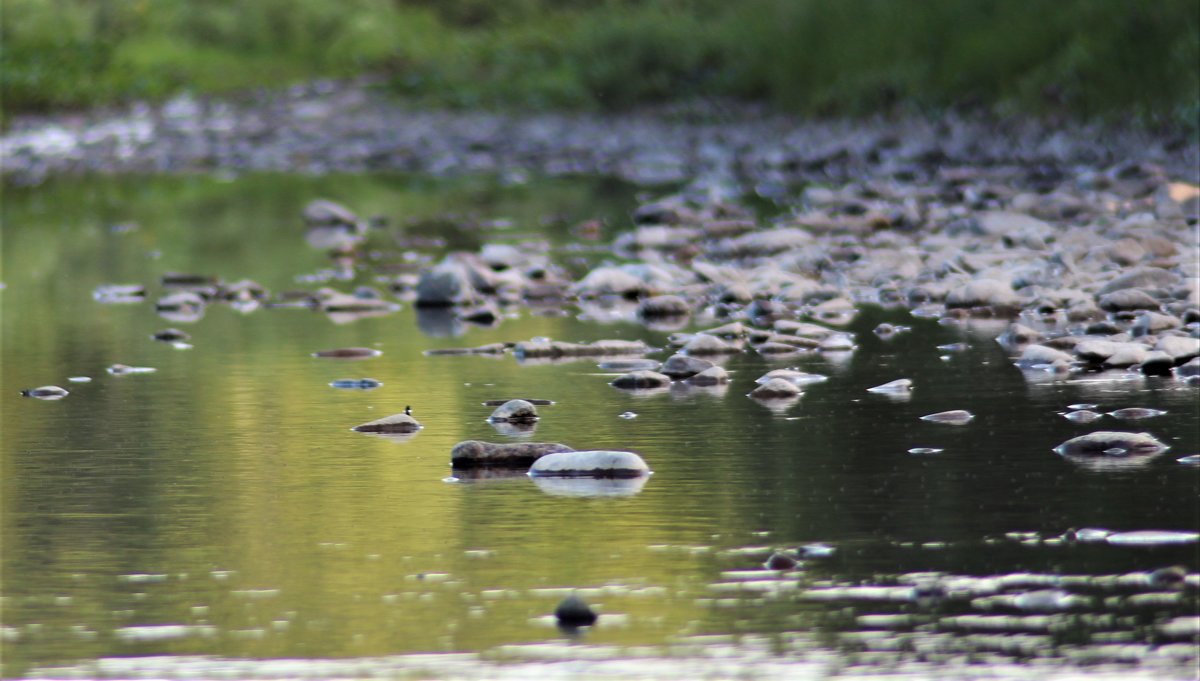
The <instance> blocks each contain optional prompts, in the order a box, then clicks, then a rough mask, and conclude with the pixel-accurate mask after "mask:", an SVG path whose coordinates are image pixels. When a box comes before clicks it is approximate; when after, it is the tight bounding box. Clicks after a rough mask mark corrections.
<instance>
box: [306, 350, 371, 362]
mask: <svg viewBox="0 0 1200 681" xmlns="http://www.w3.org/2000/svg"><path fill="white" fill-rule="evenodd" d="M382 354H383V351H382V350H375V349H374V348H335V349H333V350H318V351H317V352H314V353H313V354H312V356H313V357H322V358H327V359H367V358H369V357H378V356H380V355H382Z"/></svg>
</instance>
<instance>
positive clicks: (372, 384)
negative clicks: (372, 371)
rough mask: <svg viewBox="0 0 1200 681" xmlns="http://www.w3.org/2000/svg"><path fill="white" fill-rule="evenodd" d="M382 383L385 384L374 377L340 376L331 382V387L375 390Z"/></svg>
mask: <svg viewBox="0 0 1200 681" xmlns="http://www.w3.org/2000/svg"><path fill="white" fill-rule="evenodd" d="M381 385H383V383H382V382H381V381H377V380H375V379H373V378H339V379H338V380H336V381H332V382H330V384H329V387H331V388H343V389H346V390H373V389H375V388H378V387H379V386H381Z"/></svg>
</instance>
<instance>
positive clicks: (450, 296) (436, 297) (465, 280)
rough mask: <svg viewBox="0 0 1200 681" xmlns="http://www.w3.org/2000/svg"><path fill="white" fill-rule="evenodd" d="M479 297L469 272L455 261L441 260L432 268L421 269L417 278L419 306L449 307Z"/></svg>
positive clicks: (470, 301) (471, 301) (473, 300)
mask: <svg viewBox="0 0 1200 681" xmlns="http://www.w3.org/2000/svg"><path fill="white" fill-rule="evenodd" d="M478 298H479V294H478V292H477V291H476V290H475V286H474V285H473V284H472V283H471V277H470V274H468V272H467V271H466V269H465V268H464V267H463V266H462V265H461V264H460V263H457V262H452V261H449V260H446V261H442V262H441V263H439V264H438V265H437V266H435V267H434V268H433V269H428V270H423V271H422V272H421V277H420V279H418V280H417V301H416V304H417V306H419V307H449V306H452V305H464V304H468V303H473V302H475V301H476V300H477V299H478Z"/></svg>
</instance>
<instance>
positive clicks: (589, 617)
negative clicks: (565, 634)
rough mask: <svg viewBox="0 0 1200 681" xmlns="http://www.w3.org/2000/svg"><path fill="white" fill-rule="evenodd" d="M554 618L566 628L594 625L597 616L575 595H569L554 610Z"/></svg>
mask: <svg viewBox="0 0 1200 681" xmlns="http://www.w3.org/2000/svg"><path fill="white" fill-rule="evenodd" d="M554 617H555V619H557V620H558V623H559V624H561V625H563V626H566V627H588V626H591V625H593V624H595V623H596V619H597V618H598V617H599V615H597V614H596V612H595V611H594V610H592V608H591V606H589V605H588V604H587V603H586V602H584V600H583V599H582V598H580V597H579V596H578V595H577V594H571V595H570V596H567V597H566V598H564V599H562V601H561V602H560V603H559V604H558V607H556V608H555V609H554Z"/></svg>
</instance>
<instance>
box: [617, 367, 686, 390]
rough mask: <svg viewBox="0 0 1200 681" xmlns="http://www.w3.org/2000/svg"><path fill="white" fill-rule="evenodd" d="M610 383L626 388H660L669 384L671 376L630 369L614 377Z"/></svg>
mask: <svg viewBox="0 0 1200 681" xmlns="http://www.w3.org/2000/svg"><path fill="white" fill-rule="evenodd" d="M611 385H612V387H614V388H622V389H626V390H639V389H644V388H662V387H666V386H669V385H671V377H670V376H667V375H666V374H660V373H658V372H657V371H631V372H629V373H627V374H625V375H623V376H618V377H616V378H614V379H613V381H612V384H611Z"/></svg>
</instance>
